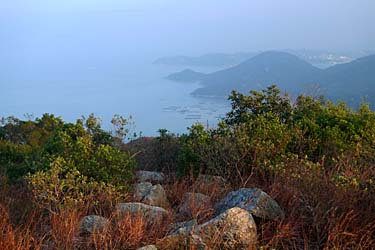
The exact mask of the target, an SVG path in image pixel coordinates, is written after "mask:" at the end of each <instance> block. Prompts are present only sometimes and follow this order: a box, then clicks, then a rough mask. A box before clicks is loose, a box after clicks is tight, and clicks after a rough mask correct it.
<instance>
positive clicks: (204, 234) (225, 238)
mask: <svg viewBox="0 0 375 250" xmlns="http://www.w3.org/2000/svg"><path fill="white" fill-rule="evenodd" d="M256 241H257V229H256V225H255V222H254V219H253V217H252V216H251V214H249V212H247V211H246V210H244V209H241V208H238V207H235V208H231V209H228V210H227V211H225V212H223V213H222V214H220V215H218V216H217V217H215V218H213V219H211V220H210V221H208V222H206V223H204V224H201V225H195V226H194V225H193V226H189V225H188V226H186V227H183V228H180V229H178V230H175V231H174V232H173V233H172V234H170V235H169V236H167V237H165V238H163V239H161V240H160V241H159V242H158V244H157V246H158V249H170V250H173V249H176V250H177V249H191V248H193V249H201V250H205V249H227V250H237V249H248V248H250V247H253V246H254V245H255V243H256Z"/></svg>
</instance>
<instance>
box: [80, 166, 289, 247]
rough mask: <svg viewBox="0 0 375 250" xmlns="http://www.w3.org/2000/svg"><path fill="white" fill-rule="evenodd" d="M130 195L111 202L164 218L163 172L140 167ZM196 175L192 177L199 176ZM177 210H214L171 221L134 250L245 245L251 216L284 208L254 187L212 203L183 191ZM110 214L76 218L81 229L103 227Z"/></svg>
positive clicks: (252, 237)
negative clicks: (124, 200)
mask: <svg viewBox="0 0 375 250" xmlns="http://www.w3.org/2000/svg"><path fill="white" fill-rule="evenodd" d="M136 176H137V179H138V183H137V184H135V188H134V198H135V200H136V201H137V202H131V203H120V204H118V205H117V206H116V212H117V214H118V215H120V216H123V215H135V214H138V215H139V214H140V215H141V216H143V217H144V218H146V219H147V220H148V221H150V222H151V223H156V222H157V221H160V220H166V218H168V217H169V216H170V214H169V212H168V209H169V208H170V204H169V201H168V199H167V195H166V192H165V190H164V188H163V186H162V184H163V183H164V181H165V177H164V175H163V174H162V173H157V172H149V171H139V172H137V174H136ZM198 180H199V181H200V182H201V183H200V185H207V186H209V185H211V184H212V183H213V182H220V185H219V186H222V185H224V182H225V180H224V179H223V178H221V177H217V176H200V177H199V178H198ZM198 180H197V181H198ZM181 195H183V200H182V202H181V204H180V206H179V207H178V209H177V211H178V213H179V214H180V215H183V216H186V217H192V215H193V212H194V211H192V210H193V209H194V208H197V209H198V210H199V208H202V207H204V208H207V207H208V208H212V210H213V211H214V214H215V216H213V218H211V219H209V220H208V221H205V222H202V223H200V224H199V223H198V222H197V221H196V220H190V221H186V222H179V223H175V224H174V225H172V226H171V227H170V230H169V233H168V234H167V236H166V237H164V238H163V239H161V240H159V241H158V242H156V243H155V245H150V246H145V247H142V248H139V249H138V250H163V249H168V250H173V249H176V250H178V249H191V248H193V249H200V250H203V249H247V248H249V247H251V246H254V244H255V243H256V241H257V225H256V223H255V221H254V217H256V218H261V219H264V220H280V219H283V218H284V216H285V215H284V212H283V210H282V209H281V208H280V206H279V205H278V204H277V202H276V201H275V200H273V199H272V198H271V197H270V196H269V195H268V194H267V193H265V192H263V191H262V190H260V189H258V188H241V189H239V190H236V191H232V192H230V193H228V194H227V195H226V196H225V197H224V198H223V199H222V200H220V201H219V202H217V203H216V204H212V202H211V200H210V197H209V196H207V195H205V194H201V193H186V194H181ZM109 223H110V222H109V220H108V219H106V218H104V217H100V216H97V215H89V216H86V217H84V218H83V219H82V220H81V223H80V228H81V232H84V233H93V232H94V231H103V230H104V229H105V228H106V227H107V226H108V225H109Z"/></svg>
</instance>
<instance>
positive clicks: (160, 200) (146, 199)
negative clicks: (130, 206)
mask: <svg viewBox="0 0 375 250" xmlns="http://www.w3.org/2000/svg"><path fill="white" fill-rule="evenodd" d="M135 198H136V199H137V200H138V201H140V202H142V203H145V204H147V205H151V206H157V207H163V208H168V207H169V202H168V199H167V193H166V192H165V190H164V188H163V186H161V185H160V184H157V185H152V184H151V183H150V182H142V183H138V184H136V186H135Z"/></svg>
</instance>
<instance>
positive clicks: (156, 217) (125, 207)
mask: <svg viewBox="0 0 375 250" xmlns="http://www.w3.org/2000/svg"><path fill="white" fill-rule="evenodd" d="M116 212H117V214H118V215H119V216H126V215H132V216H137V215H141V216H142V217H144V218H145V219H147V220H148V221H149V222H150V223H151V224H154V223H157V222H161V221H163V220H166V219H167V218H168V217H169V213H168V211H167V210H165V209H164V208H161V207H156V206H150V205H146V204H143V203H140V202H129V203H119V204H117V206H116Z"/></svg>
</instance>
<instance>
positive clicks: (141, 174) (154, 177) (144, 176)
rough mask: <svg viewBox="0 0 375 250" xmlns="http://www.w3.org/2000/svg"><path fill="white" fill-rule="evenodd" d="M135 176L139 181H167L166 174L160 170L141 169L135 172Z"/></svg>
mask: <svg viewBox="0 0 375 250" xmlns="http://www.w3.org/2000/svg"><path fill="white" fill-rule="evenodd" d="M135 176H136V178H137V180H138V181H139V182H152V183H155V184H156V183H163V182H164V181H165V177H164V174H163V173H160V172H153V171H144V170H140V171H137V172H136V173H135Z"/></svg>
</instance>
